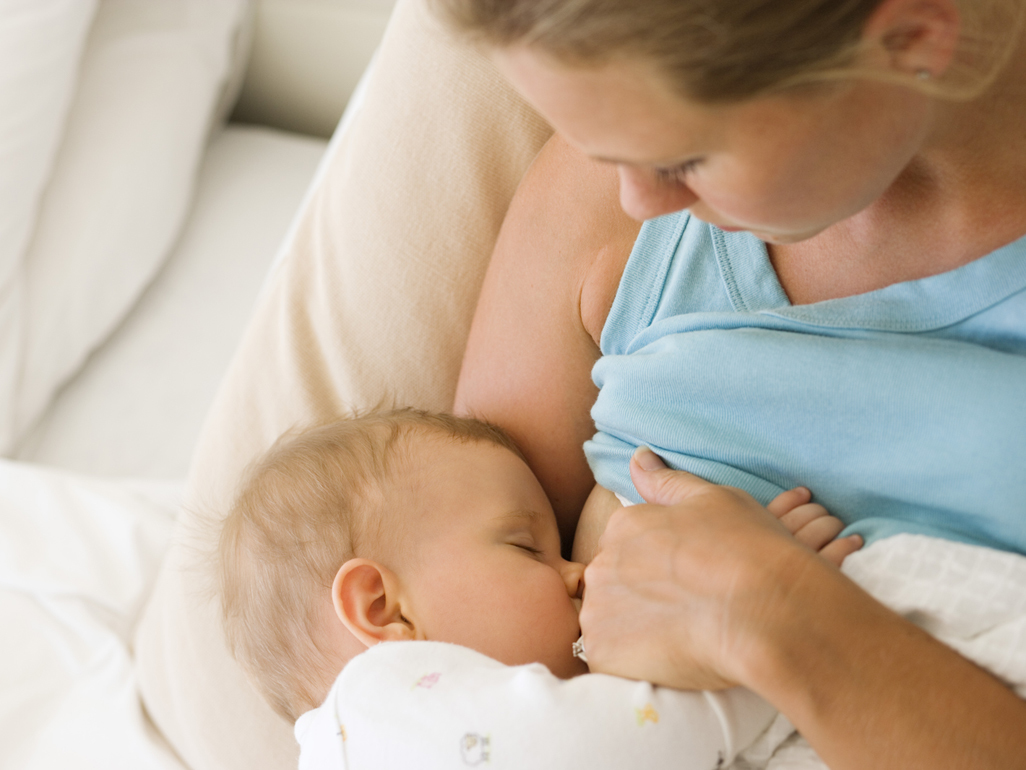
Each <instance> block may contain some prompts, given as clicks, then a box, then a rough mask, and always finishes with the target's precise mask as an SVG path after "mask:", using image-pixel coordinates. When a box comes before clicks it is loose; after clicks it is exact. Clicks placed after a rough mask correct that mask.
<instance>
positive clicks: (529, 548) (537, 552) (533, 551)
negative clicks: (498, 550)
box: [516, 543, 542, 556]
mask: <svg viewBox="0 0 1026 770" xmlns="http://www.w3.org/2000/svg"><path fill="white" fill-rule="evenodd" d="M516 547H517V548H520V549H522V550H524V551H527V552H528V553H529V554H531V555H533V556H541V553H542V552H541V551H540V550H538V549H537V548H535V547H534V546H532V545H524V544H523V543H516Z"/></svg>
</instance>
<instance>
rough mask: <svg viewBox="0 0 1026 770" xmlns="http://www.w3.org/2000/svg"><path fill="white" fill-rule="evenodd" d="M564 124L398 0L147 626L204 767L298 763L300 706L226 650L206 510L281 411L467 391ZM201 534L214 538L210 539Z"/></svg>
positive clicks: (246, 355) (313, 415)
mask: <svg viewBox="0 0 1026 770" xmlns="http://www.w3.org/2000/svg"><path fill="white" fill-rule="evenodd" d="M550 133H551V130H550V129H549V128H548V127H547V126H546V125H545V124H544V123H543V122H542V120H541V119H540V118H539V117H538V116H537V115H535V114H534V113H533V112H532V111H531V110H530V109H529V108H528V107H527V106H526V105H525V104H524V103H523V102H522V101H521V100H520V99H519V97H517V96H516V94H515V93H513V92H512V91H511V89H510V88H509V87H508V86H507V85H506V84H505V83H503V82H502V81H501V80H500V78H499V77H498V75H497V73H496V72H495V70H494V69H493V68H492V66H491V65H490V63H489V62H488V61H487V59H486V58H484V57H483V56H482V55H481V54H480V53H479V52H477V51H475V50H474V49H472V48H470V47H468V46H466V45H463V44H460V43H457V42H455V41H454V40H452V39H451V37H450V36H449V35H448V34H447V33H446V32H444V31H443V30H442V29H441V28H440V26H439V25H438V23H437V22H436V21H435V20H434V19H432V18H431V17H430V16H429V14H428V12H427V11H426V9H425V8H424V6H423V3H422V2H421V0H409V1H408V2H406V1H405V0H404V2H400V4H399V6H398V7H397V9H396V13H395V16H394V17H393V20H392V22H391V24H390V26H389V29H388V31H387V32H386V35H385V39H384V42H383V44H382V48H381V50H380V52H379V58H378V60H377V62H376V64H375V65H374V68H373V71H372V74H371V78H370V81H369V82H368V88H367V93H366V101H365V102H364V103H363V105H362V108H361V109H360V111H359V112H358V113H357V115H356V117H355V119H354V121H353V122H352V124H351V125H350V126H349V128H348V130H347V131H346V133H345V134H344V135H343V136H342V137H341V139H340V141H339V142H337V143H336V144H335V149H334V153H333V155H332V156H331V158H330V159H329V161H328V166H327V167H326V171H325V173H324V174H323V175H322V176H321V178H320V181H319V182H318V186H317V188H316V190H315V192H314V194H313V196H312V197H311V199H310V200H309V202H308V204H307V206H306V208H305V210H304V211H303V212H302V215H301V219H300V221H299V224H298V228H297V230H296V234H295V237H294V241H293V242H292V244H291V246H290V248H289V251H288V253H287V255H286V258H285V259H284V260H283V261H282V262H281V263H280V264H279V265H278V267H277V268H276V269H275V271H274V272H273V273H272V276H271V279H270V283H269V285H268V286H267V288H266V289H265V291H264V294H263V296H262V298H261V300H260V303H259V305H258V308H257V311H256V315H255V317H254V319H253V321H252V322H251V325H250V327H249V329H248V331H247V333H246V336H245V338H244V340H243V342H242V345H241V348H240V349H239V351H238V353H237V354H236V358H235V360H234V362H233V364H232V366H231V368H230V370H229V372H228V375H227V377H226V379H225V381H224V383H223V384H222V386H221V390H220V392H219V395H218V397H217V399H216V401H215V403H214V406H213V408H212V411H211V413H210V415H209V416H208V419H207V422H206V425H205V427H204V430H203V434H202V436H201V438H200V443H199V447H198V448H197V451H196V454H195V456H194V459H193V466H192V472H191V477H190V482H189V489H190V492H189V494H188V501H187V504H186V507H185V510H184V512H183V514H182V519H181V522H180V524H179V530H178V537H177V538H176V544H175V545H174V546H173V547H172V549H171V552H170V553H169V555H168V558H167V560H166V562H165V564H164V566H163V569H162V572H161V576H160V579H159V582H158V585H157V588H156V591H155V592H154V595H153V598H152V599H151V601H150V603H149V606H148V608H147V610H146V613H145V615H144V618H143V620H142V623H141V624H140V626H139V629H138V632H137V636H136V640H135V643H136V648H135V651H136V656H137V660H138V669H139V678H140V682H141V687H142V692H143V698H144V701H145V705H146V707H147V709H148V712H149V714H150V716H151V718H152V719H153V721H154V723H155V724H156V726H157V728H158V729H159V730H160V731H161V732H162V733H163V734H164V736H165V737H166V738H167V739H168V741H169V742H170V744H171V746H172V747H173V748H174V749H175V750H176V751H177V752H178V754H179V756H180V757H181V758H182V759H183V760H184V761H185V763H186V764H187V765H189V766H190V767H191V768H193V770H233V769H234V768H238V769H239V770H260V768H275V769H276V770H281V768H287V767H295V761H296V754H297V747H296V744H295V742H294V740H293V738H292V734H291V726H290V725H288V724H286V723H285V721H283V720H282V719H281V718H279V717H278V716H276V715H275V714H274V713H273V712H272V711H271V710H270V708H269V707H268V706H266V705H265V704H264V703H263V701H262V700H260V699H259V697H258V696H257V695H256V693H255V692H254V690H253V689H252V688H251V687H250V685H249V684H248V683H247V682H246V680H245V679H244V678H243V676H242V673H241V672H240V670H239V668H238V666H237V665H236V664H235V663H234V661H233V660H231V658H230V657H229V655H228V653H227V651H226V649H225V646H224V642H223V638H222V635H221V629H220V625H219V619H218V615H217V608H216V602H215V601H213V600H211V599H210V598H209V597H210V593H209V578H208V573H209V570H208V567H209V564H204V563H200V561H199V560H197V558H196V554H197V553H203V551H204V548H203V546H204V545H205V544H207V543H209V537H210V534H209V532H208V531H207V530H206V529H205V527H204V525H203V522H204V515H205V514H212V515H213V516H214V517H216V516H217V514H218V512H221V511H224V509H225V506H226V503H227V502H228V501H229V499H230V498H231V496H232V495H233V493H234V489H235V485H236V482H237V478H238V476H239V473H240V471H241V470H242V469H243V467H244V466H245V465H246V464H247V463H248V462H249V461H250V460H251V459H252V458H253V457H254V456H255V455H256V454H258V453H259V452H261V451H262V450H263V449H264V448H266V447H267V446H268V445H270V443H271V442H272V441H273V440H274V439H275V437H276V436H278V435H279V434H280V433H281V432H282V431H283V430H285V429H287V428H289V427H290V426H292V425H294V424H296V423H305V422H309V421H311V420H315V419H319V418H324V417H327V416H330V415H333V414H336V413H338V412H339V411H340V410H342V409H345V408H347V407H351V406H361V405H371V404H374V403H376V402H378V401H379V400H380V399H381V398H382V397H383V396H385V395H386V394H387V395H390V396H393V397H394V398H395V399H396V400H397V401H398V402H400V403H405V404H413V405H418V406H422V407H426V408H434V409H444V408H448V407H450V405H451V403H452V398H453V391H454V388H455V381H456V376H457V373H458V370H459V364H460V358H461V356H462V352H463V347H464V344H465V341H466V336H467V331H468V328H469V325H470V319H471V316H472V314H473V309H474V304H475V301H476V297H477V293H478V290H479V287H480V284H481V281H482V278H483V274H484V270H485V268H486V266H487V261H488V256H489V254H490V253H491V250H492V247H493V245H494V243H495V239H496V236H497V234H498V230H499V227H500V225H501V223H502V219H503V216H504V214H505V211H506V208H507V206H508V204H509V201H510V198H511V197H512V195H513V192H514V190H515V188H516V186H517V183H518V182H519V180H520V178H521V176H522V175H523V173H524V171H525V170H526V168H527V166H528V165H529V164H530V162H531V160H532V159H533V157H534V155H535V154H536V153H537V151H538V150H539V149H540V147H541V145H542V144H543V143H544V141H545V140H546V139H547V138H548V136H549V135H550ZM197 546H199V547H197Z"/></svg>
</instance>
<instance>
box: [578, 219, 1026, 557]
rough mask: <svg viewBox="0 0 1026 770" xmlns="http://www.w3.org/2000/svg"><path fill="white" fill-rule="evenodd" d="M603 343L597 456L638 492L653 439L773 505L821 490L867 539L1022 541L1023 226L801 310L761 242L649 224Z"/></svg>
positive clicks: (616, 485)
mask: <svg viewBox="0 0 1026 770" xmlns="http://www.w3.org/2000/svg"><path fill="white" fill-rule="evenodd" d="M601 349H602V353H603V357H602V358H601V359H600V360H599V361H598V363H597V364H596V365H595V368H594V370H593V373H592V375H593V378H594V380H595V383H596V384H597V385H598V387H599V389H600V392H599V396H598V400H597V401H596V403H595V406H594V408H593V410H592V417H593V418H594V420H595V424H596V427H597V429H598V433H597V434H596V435H595V437H594V438H593V439H592V440H591V441H589V442H587V443H586V445H585V452H586V454H587V456H588V461H589V463H590V464H591V467H592V470H593V472H594V473H595V479H596V481H597V482H598V483H599V484H601V485H603V486H604V487H607V488H608V489H611V490H613V491H614V492H617V493H619V494H621V495H623V496H625V497H627V498H628V499H631V500H633V501H635V502H640V501H641V498H640V496H639V495H638V493H637V491H636V490H635V489H634V485H633V484H632V483H631V480H630V475H629V472H628V460H629V459H630V456H631V454H632V453H633V451H634V449H635V448H636V447H637V446H639V445H641V444H646V445H648V446H650V447H652V448H653V449H654V450H655V451H656V452H657V453H658V454H660V455H661V456H662V457H663V458H664V459H665V460H666V461H667V463H668V464H669V465H670V466H671V467H674V468H680V469H684V470H688V471H690V472H692V473H695V474H697V475H699V476H702V477H704V478H706V479H709V480H710V481H713V482H716V483H718V484H728V485H731V486H736V487H740V488H741V489H744V490H746V491H747V492H749V493H751V494H752V495H753V496H755V497H756V498H757V499H758V500H760V501H761V502H762V503H767V502H769V501H770V500H771V499H772V498H773V497H774V496H776V495H777V494H779V493H780V492H782V491H783V490H785V489H789V488H791V487H794V486H798V485H804V486H807V487H809V488H810V489H811V490H812V491H813V494H814V496H815V499H816V500H817V501H818V502H821V503H822V504H823V505H825V506H826V507H827V509H829V510H830V512H831V513H833V514H834V515H835V516H838V517H839V518H840V519H841V520H842V521H844V522H845V523H846V524H847V525H848V527H847V531H846V534H850V533H852V532H858V533H859V534H861V535H863V536H864V537H865V538H866V540H867V541H872V540H875V539H879V538H882V537H887V536H889V535H894V534H898V533H901V532H910V533H921V534H928V535H934V536H938V537H945V538H948V539H953V540H960V541H963V542H968V543H975V544H978V545H986V546H992V547H997V548H1001V549H1004V550H1011V551H1017V552H1019V553H1023V554H1026V238H1023V239H1020V240H1018V241H1016V242H1014V243H1012V244H1009V245H1008V246H1005V247H1004V248H1001V249H999V250H998V251H995V252H993V253H991V254H989V255H987V256H985V257H983V258H981V259H978V260H976V261H974V262H972V263H970V264H968V265H965V266H964V267H961V268H958V269H957V270H953V271H950V272H947V273H943V274H941V275H937V276H932V277H929V278H924V279H921V280H918V281H910V282H907V283H900V284H895V285H893V286H888V287H886V288H884V289H880V290H878V291H874V292H870V293H867V294H862V295H859V296H855V297H846V298H842V299H836V300H829V301H826V302H819V303H816V304H812V305H800V306H792V305H791V304H790V303H789V302H788V299H787V296H786V295H785V293H784V291H783V289H782V288H781V286H780V283H779V282H778V280H777V277H776V274H775V272H774V271H773V267H772V265H771V263H770V261H769V256H768V254H767V251H766V248H765V246H764V245H763V243H762V242H761V241H759V240H758V239H757V238H755V237H754V236H752V235H750V234H748V233H725V232H723V231H721V230H719V229H718V228H715V227H712V226H710V225H707V224H705V223H704V222H701V221H700V220H697V219H694V218H691V217H690V216H689V215H688V213H687V212H681V213H678V214H671V215H668V216H664V217H660V218H658V219H654V220H651V221H649V222H647V223H645V225H644V226H643V227H642V229H641V233H640V235H639V237H638V240H637V242H636V244H635V246H634V250H633V251H632V253H631V256H630V259H629V261H628V263H627V266H626V269H625V271H624V276H623V279H622V281H621V283H620V288H619V290H618V292H617V295H616V299H615V300H614V302H613V306H612V309H611V311H610V314H609V318H608V320H607V321H606V325H605V327H604V328H603V330H602V338H601Z"/></svg>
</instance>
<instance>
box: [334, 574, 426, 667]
mask: <svg viewBox="0 0 1026 770" xmlns="http://www.w3.org/2000/svg"><path fill="white" fill-rule="evenodd" d="M331 600H332V603H333V604H334V605H335V614H336V615H338V618H339V620H341V621H342V624H343V625H344V626H345V627H346V628H347V629H349V632H350V633H351V634H352V635H353V636H355V637H356V638H357V639H359V640H360V641H361V642H362V643H363V644H365V645H367V646H368V647H373V646H374V645H375V644H377V643H378V642H395V641H403V640H410V639H414V638H415V633H414V630H413V626H412V624H411V623H410V621H408V620H407V619H406V618H405V617H403V614H402V608H401V607H400V604H399V579H398V577H396V575H395V573H394V572H392V571H391V570H390V569H388V568H386V567H382V566H381V565H380V564H378V563H377V562H375V561H371V560H370V559H350V560H349V561H347V562H346V563H345V564H343V565H342V567H341V568H340V569H339V571H338V573H337V574H336V575H335V581H334V583H332V586H331Z"/></svg>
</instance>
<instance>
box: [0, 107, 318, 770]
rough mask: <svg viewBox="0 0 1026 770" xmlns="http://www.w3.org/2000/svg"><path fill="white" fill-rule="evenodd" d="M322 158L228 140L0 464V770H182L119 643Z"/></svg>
mask: <svg viewBox="0 0 1026 770" xmlns="http://www.w3.org/2000/svg"><path fill="white" fill-rule="evenodd" d="M325 146H326V143H325V142H324V141H322V140H319V139H310V138H308V137H300V136H295V135H290V134H284V133H282V132H278V131H270V130H266V129H256V128H247V127H235V126H233V127H229V128H227V129H225V130H224V131H223V132H222V133H221V134H220V135H219V136H218V137H217V138H215V139H214V141H213V142H212V145H211V147H210V148H209V149H208V152H207V154H206V157H205V160H204V165H203V168H202V169H201V172H200V178H199V181H198V192H197V197H196V199H195V203H194V211H193V214H192V216H191V218H190V220H189V222H188V224H187V226H186V228H185V231H184V232H183V235H182V237H181V238H180V240H179V243H178V245H177V247H176V250H175V252H174V254H173V255H172V256H171V258H170V259H169V261H168V263H167V265H166V266H165V268H164V269H163V271H162V272H161V274H160V275H159V276H158V278H157V280H156V282H155V283H154V284H153V285H152V286H151V287H150V289H149V290H148V291H147V293H146V294H145V295H144V296H143V298H142V300H141V301H140V303H139V305H137V307H136V308H135V309H134V310H133V312H132V313H131V314H130V316H129V317H128V319H127V320H126V322H125V323H124V324H123V325H122V326H121V327H120V328H119V329H118V331H117V332H116V333H115V334H114V335H113V336H112V337H111V339H110V340H108V342H107V343H106V344H105V345H104V347H102V348H101V349H100V350H99V351H98V352H97V353H96V354H95V355H94V356H93V357H92V358H91V359H90V361H89V362H88V364H87V365H86V367H85V368H84V370H83V371H82V372H81V373H80V374H79V376H78V377H77V378H76V379H75V380H73V381H72V382H71V383H70V385H69V386H68V387H66V388H65V389H64V391H63V393H62V394H61V396H60V397H59V398H58V400H57V402H56V403H55V405H54V406H53V408H52V409H51V411H50V412H49V413H48V416H47V417H46V418H45V419H44V420H43V422H42V423H41V424H40V425H38V426H37V427H36V429H35V431H34V432H33V433H32V434H31V435H30V437H29V440H28V441H27V442H26V443H25V444H24V445H23V446H22V448H21V455H20V456H21V458H22V459H31V460H34V461H36V462H43V463H49V464H54V465H63V466H64V467H65V468H74V469H76V470H80V471H89V472H91V473H94V474H100V475H105V476H110V477H115V476H122V477H129V476H130V477H138V478H145V477H148V478H157V479H169V480H170V481H138V480H126V479H118V478H108V479H104V478H99V477H98V476H85V475H76V474H75V473H71V472H69V471H67V470H62V471H58V470H55V469H45V468H42V467H38V466H36V465H30V464H28V463H25V462H13V461H7V460H0V618H2V621H0V629H2V630H0V770H7V769H8V768H10V769H11V770H37V769H38V770H43V769H45V770H56V768H76V770H80V769H86V768H97V770H99V769H100V768H103V769H104V770H110V769H111V768H133V770H151V769H152V770H183V765H182V764H181V763H180V762H179V760H178V759H177V758H176V757H175V756H174V754H173V753H172V752H171V751H170V750H169V749H168V748H167V746H166V745H165V744H164V742H163V740H162V739H161V738H160V736H159V735H158V734H157V733H156V732H155V731H154V730H153V729H152V727H151V726H150V724H149V722H148V720H147V718H146V716H145V713H144V712H143V710H142V708H141V705H140V700H139V697H138V693H137V690H136V682H135V674H134V671H133V665H132V657H131V650H130V646H129V645H130V639H131V632H132V629H133V627H134V625H135V622H136V618H137V614H138V612H139V610H140V608H141V606H142V603H143V601H144V600H145V598H146V597H147V595H148V594H149V592H150V590H151V588H152V584H153V580H154V578H155V575H156V570H157V567H158V565H159V563H160V559H161V557H162V555H163V553H164V549H165V548H166V546H167V543H168V538H169V537H170V534H171V527H172V524H173V521H174V517H175V514H176V511H177V507H178V503H179V495H180V487H181V482H180V481H178V479H181V478H183V477H184V475H185V471H186V468H187V465H188V462H189V457H190V455H191V451H192V444H193V443H194V441H195V438H196V434H197V433H198V431H199V428H200V424H201V422H202V420H203V418H204V415H205V413H206V410H207V407H208V405H209V403H210V401H211V400H212V398H213V395H214V391H215V390H216V388H217V385H218V382H219V380H220V378H221V375H222V374H223V372H224V370H225V369H226V368H227V365H228V362H229V360H230V358H231V355H232V354H233V352H234V349H235V347H236V345H237V342H238V338H239V337H240V336H241V333H242V330H243V327H244V326H245V324H246V321H247V320H248V316H249V314H250V311H251V308H252V305H253V302H254V300H255V298H256V295H257V293H258V292H259V289H260V287H261V285H262V282H263V280H264V277H265V275H266V273H267V270H268V267H269V266H270V265H271V263H272V262H273V259H274V256H275V253H276V251H277V249H278V247H279V245H280V243H281V241H282V238H283V236H284V235H285V233H286V231H287V229H288V226H289V223H290V221H291V219H292V217H293V215H294V213H295V212H296V210H297V209H298V207H299V204H300V201H301V200H302V197H303V194H304V192H305V190H306V188H307V186H308V185H309V183H310V180H311V179H312V178H313V176H314V172H315V170H316V167H317V163H318V161H319V159H320V157H321V155H322V154H323V151H324V148H325Z"/></svg>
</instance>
